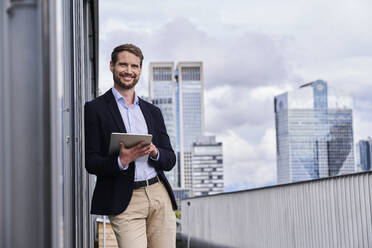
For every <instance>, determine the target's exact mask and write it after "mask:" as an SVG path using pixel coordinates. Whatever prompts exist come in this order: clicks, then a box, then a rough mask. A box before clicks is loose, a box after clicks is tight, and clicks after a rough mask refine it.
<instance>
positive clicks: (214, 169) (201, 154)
mask: <svg viewBox="0 0 372 248" xmlns="http://www.w3.org/2000/svg"><path fill="white" fill-rule="evenodd" d="M222 192H223V155H222V143H221V142H216V137H215V136H200V137H198V138H197V140H196V141H195V142H194V143H193V146H192V193H193V195H194V196H200V195H212V194H217V193H222Z"/></svg>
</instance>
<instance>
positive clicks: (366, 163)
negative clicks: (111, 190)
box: [356, 137, 372, 171]
mask: <svg viewBox="0 0 372 248" xmlns="http://www.w3.org/2000/svg"><path fill="white" fill-rule="evenodd" d="M356 154H357V155H356V158H357V159H356V160H357V163H356V165H357V170H358V171H368V170H371V168H372V139H371V138H370V137H369V138H368V139H367V140H360V141H359V142H358V143H357V153H356Z"/></svg>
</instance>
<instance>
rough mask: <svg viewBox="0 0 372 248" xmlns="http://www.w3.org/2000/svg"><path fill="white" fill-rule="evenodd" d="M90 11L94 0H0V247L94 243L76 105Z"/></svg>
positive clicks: (86, 81)
mask: <svg viewBox="0 0 372 248" xmlns="http://www.w3.org/2000/svg"><path fill="white" fill-rule="evenodd" d="M92 12H93V13H92ZM97 13H98V1H97V0H94V1H89V2H88V0H79V1H72V0H70V1H63V0H56V1H48V0H32V1H10V0H5V1H0V80H1V83H0V247H6V248H8V247H15V248H16V247H40V248H43V247H45V248H49V247H81V248H83V247H93V242H94V232H93V231H94V230H93V225H94V221H93V217H92V216H91V215H89V202H90V196H91V185H92V181H93V179H92V177H89V176H88V174H87V173H86V171H85V169H84V152H83V147H84V144H83V140H84V137H83V135H84V132H83V130H84V129H83V119H84V118H83V105H84V102H85V100H87V99H91V98H93V97H94V95H96V92H95V90H96V89H97V84H98V82H97V77H96V72H97V68H96V64H93V63H92V62H91V61H90V60H89V58H90V57H95V58H97V55H96V54H98V45H97V44H98V37H97V34H98V30H97V28H98V25H97V21H98V20H95V19H94V18H97V16H98V15H97ZM88 16H93V18H88ZM82 20H84V21H82ZM93 22H94V23H95V24H94V25H92V23H93ZM72 27H73V29H72ZM88 30H91V31H94V32H95V35H93V36H92V35H91V34H90V33H89V32H88ZM75 31H76V34H77V35H75ZM92 37H93V39H95V41H94V42H92ZM91 44H94V47H92V45H91ZM77 66H78V67H79V70H75V67H77ZM81 72H83V73H81ZM89 73H91V74H93V73H94V74H95V77H92V76H91V75H90V74H89ZM92 89H93V90H92Z"/></svg>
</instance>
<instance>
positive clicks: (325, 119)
mask: <svg viewBox="0 0 372 248" xmlns="http://www.w3.org/2000/svg"><path fill="white" fill-rule="evenodd" d="M274 105H275V125H276V141H277V142H276V143H277V180H278V183H287V182H294V181H301V180H308V179H317V178H321V177H327V176H335V175H340V174H346V173H352V172H353V171H354V146H353V118H352V106H353V100H352V98H351V97H350V96H348V95H346V94H344V93H343V92H341V91H340V90H338V89H336V88H332V87H328V85H327V83H326V82H325V81H322V80H318V81H315V82H312V83H309V84H305V85H303V86H301V87H300V88H299V89H298V90H295V91H293V92H287V93H283V94H281V95H279V96H276V97H275V99H274Z"/></svg>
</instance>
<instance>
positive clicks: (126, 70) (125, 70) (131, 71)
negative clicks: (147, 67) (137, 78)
mask: <svg viewBox="0 0 372 248" xmlns="http://www.w3.org/2000/svg"><path fill="white" fill-rule="evenodd" d="M124 72H126V73H128V74H132V73H133V68H132V67H131V66H130V65H128V66H126V67H125V69H124Z"/></svg>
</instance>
